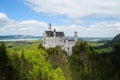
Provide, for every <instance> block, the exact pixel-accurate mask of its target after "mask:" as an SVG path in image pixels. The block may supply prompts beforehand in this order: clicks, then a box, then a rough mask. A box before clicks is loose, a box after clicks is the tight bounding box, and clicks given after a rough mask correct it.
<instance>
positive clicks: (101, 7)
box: [24, 0, 120, 19]
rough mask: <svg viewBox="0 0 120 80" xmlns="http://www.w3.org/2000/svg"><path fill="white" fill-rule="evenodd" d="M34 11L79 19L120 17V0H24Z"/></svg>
mask: <svg viewBox="0 0 120 80" xmlns="http://www.w3.org/2000/svg"><path fill="white" fill-rule="evenodd" d="M24 1H25V3H26V4H27V5H28V6H29V7H30V8H31V9H32V10H34V11H36V12H40V13H41V12H42V13H48V14H49V15H54V16H61V15H64V16H66V17H68V18H69V19H79V18H83V17H86V16H90V15H96V16H102V17H115V18H116V17H120V9H119V7H120V4H119V3H120V0H24Z"/></svg>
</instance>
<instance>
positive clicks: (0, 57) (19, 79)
mask: <svg viewBox="0 0 120 80" xmlns="http://www.w3.org/2000/svg"><path fill="white" fill-rule="evenodd" d="M119 67H120V34H119V35H117V36H116V37H115V38H114V39H113V40H112V41H105V42H99V41H98V42H87V41H80V42H77V43H76V45H75V46H74V48H73V54H72V55H71V56H68V55H67V53H66V52H65V51H64V50H62V49H61V47H60V46H56V47H55V48H49V49H45V48H44V47H43V46H42V41H28V42H24V41H21V42H20V41H14V42H9V41H8V42H0V80H120V69H119Z"/></svg>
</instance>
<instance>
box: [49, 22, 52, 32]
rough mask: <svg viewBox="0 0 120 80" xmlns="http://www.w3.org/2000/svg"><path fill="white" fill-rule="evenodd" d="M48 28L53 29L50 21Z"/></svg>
mask: <svg viewBox="0 0 120 80" xmlns="http://www.w3.org/2000/svg"><path fill="white" fill-rule="evenodd" d="M48 29H49V30H50V31H51V30H52V26H51V23H49V26H48Z"/></svg>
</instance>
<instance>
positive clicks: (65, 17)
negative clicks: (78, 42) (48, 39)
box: [0, 0, 120, 37]
mask: <svg viewBox="0 0 120 80" xmlns="http://www.w3.org/2000/svg"><path fill="white" fill-rule="evenodd" d="M119 3H120V1H119V0H106V1H105V0H100V1H98V0H0V35H17V34H23V35H37V36H41V35H42V33H43V32H44V30H46V29H47V27H48V23H49V22H51V23H52V26H53V27H54V28H56V29H57V30H58V31H64V32H65V34H66V36H67V35H69V36H72V35H74V31H77V32H78V35H79V36H80V37H114V36H115V35H117V34H118V33H119V32H120V10H119V7H120V5H119Z"/></svg>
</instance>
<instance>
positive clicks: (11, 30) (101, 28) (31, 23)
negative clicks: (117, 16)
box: [0, 13, 120, 37]
mask: <svg viewBox="0 0 120 80" xmlns="http://www.w3.org/2000/svg"><path fill="white" fill-rule="evenodd" d="M2 20H3V21H2ZM4 23H5V24H4ZM3 24H4V25H3ZM47 27H48V24H47V23H46V22H41V21H36V20H26V21H19V22H17V21H15V20H12V19H9V18H8V17H7V16H6V15H5V14H4V13H0V35H15V34H24V35H37V36H42V33H43V32H44V30H45V29H47ZM53 27H54V28H56V31H64V32H65V35H66V36H73V35H74V31H77V32H78V35H79V36H80V37H114V36H116V35H117V34H118V33H120V22H99V23H94V24H93V25H91V26H89V27H85V26H76V25H69V26H53Z"/></svg>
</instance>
